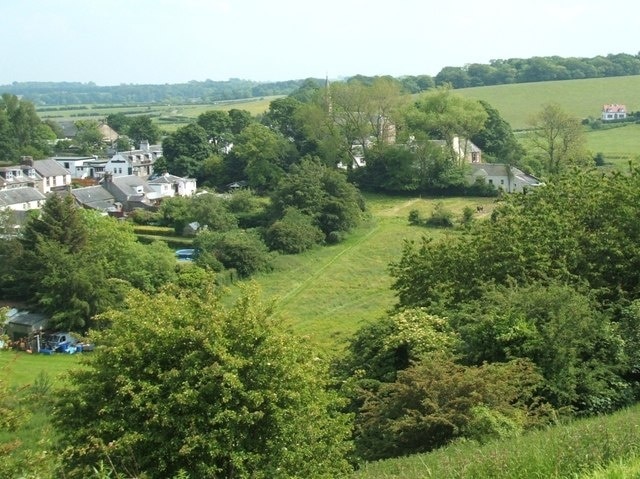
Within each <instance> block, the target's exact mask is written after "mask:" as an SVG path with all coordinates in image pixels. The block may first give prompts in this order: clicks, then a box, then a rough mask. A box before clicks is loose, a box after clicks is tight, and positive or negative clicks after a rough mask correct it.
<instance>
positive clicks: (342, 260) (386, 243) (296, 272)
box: [253, 195, 494, 353]
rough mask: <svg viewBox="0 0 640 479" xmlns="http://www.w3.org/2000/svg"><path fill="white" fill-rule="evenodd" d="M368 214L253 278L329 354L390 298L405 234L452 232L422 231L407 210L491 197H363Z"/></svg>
mask: <svg viewBox="0 0 640 479" xmlns="http://www.w3.org/2000/svg"><path fill="white" fill-rule="evenodd" d="M366 199H367V205H368V208H369V212H370V215H371V217H370V219H369V220H368V221H367V222H366V224H365V225H363V226H362V227H361V228H359V229H358V230H357V231H355V232H353V233H352V234H351V235H350V236H349V238H347V240H346V241H345V242H343V243H340V244H338V245H334V246H328V247H322V248H316V249H314V250H312V251H308V252H306V253H304V254H301V255H283V256H279V257H277V258H276V262H275V269H274V271H272V272H270V273H268V274H263V275H259V276H257V277H254V278H253V281H254V282H256V283H257V284H258V285H259V286H260V288H261V290H262V292H263V297H264V298H265V300H273V301H275V302H276V312H277V314H278V315H279V317H281V318H282V319H283V320H284V321H285V322H286V323H287V324H289V325H290V326H291V327H292V328H293V330H294V331H296V332H297V333H299V334H302V335H305V336H307V337H309V339H310V341H311V342H312V343H313V344H315V345H317V346H319V348H320V349H322V350H324V351H326V352H328V353H330V352H331V351H335V350H336V349H340V347H341V345H342V344H343V343H344V340H346V339H347V338H348V337H349V336H350V335H351V334H353V332H355V331H356V330H357V329H358V328H359V327H360V326H361V325H363V324H364V323H366V322H369V321H371V320H374V319H376V318H379V317H380V316H381V315H383V314H384V313H385V311H387V310H388V309H389V308H391V307H392V306H393V305H394V304H395V297H394V294H393V291H392V290H391V289H390V286H391V282H392V279H391V277H390V276H389V273H388V266H389V263H390V262H392V261H395V260H398V259H399V258H400V254H401V252H402V247H403V244H404V241H405V240H418V239H419V238H421V237H422V236H423V235H427V236H431V237H443V236H446V235H451V234H458V233H457V231H456V230H439V229H426V228H421V227H415V226H410V225H409V224H408V216H409V211H411V210H412V209H417V210H419V211H420V212H421V213H422V215H423V216H426V215H428V214H429V213H430V212H431V210H432V209H433V207H434V205H435V204H436V203H437V202H438V201H442V203H443V204H444V205H445V207H446V208H448V209H450V210H451V211H453V212H454V213H455V214H456V217H460V215H461V213H462V210H463V208H464V207H465V206H471V207H473V208H474V209H475V206H476V205H484V212H483V213H482V214H483V215H484V216H486V215H488V214H490V211H491V209H492V208H493V205H494V199H493V198H446V199H442V200H435V199H429V198H389V197H382V196H372V195H368V196H366Z"/></svg>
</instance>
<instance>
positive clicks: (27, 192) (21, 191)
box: [0, 186, 47, 212]
mask: <svg viewBox="0 0 640 479" xmlns="http://www.w3.org/2000/svg"><path fill="white" fill-rule="evenodd" d="M46 200H47V197H46V196H45V195H44V194H42V193H41V192H40V191H38V190H37V189H36V188H33V187H31V186H22V187H19V188H8V189H2V190H0V210H4V209H9V210H12V211H20V212H23V211H30V210H38V209H40V208H42V206H43V205H44V203H45V201H46Z"/></svg>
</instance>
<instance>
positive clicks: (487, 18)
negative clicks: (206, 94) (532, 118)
mask: <svg viewBox="0 0 640 479" xmlns="http://www.w3.org/2000/svg"><path fill="white" fill-rule="evenodd" d="M639 14H640V2H638V0H607V1H603V0H536V1H534V2H532V1H526V2H522V1H518V0H481V1H479V0H456V1H451V0H438V1H432V0H387V1H381V0H323V1H314V2H308V1H305V0H108V1H104V0H103V1H97V0H0V85H6V84H9V83H13V82H25V81H40V82H44V81H69V82H83V83H86V82H94V83H96V84H97V85H119V84H165V83H169V84H171V83H184V82H188V81H192V80H195V81H204V80H207V79H209V80H214V81H224V80H228V79H229V78H240V79H245V80H253V81H260V82H262V81H284V80H297V79H303V78H309V77H314V78H324V77H327V76H328V77H329V78H330V79H336V78H344V77H348V76H353V75H356V74H361V75H366V76H374V75H392V76H394V77H399V76H403V75H431V76H435V75H436V74H437V73H438V72H439V71H440V70H441V69H442V68H443V67H445V66H456V67H461V66H464V65H466V64H470V63H489V62H490V61H491V60H494V59H508V58H530V57H534V56H552V55H558V56H562V57H588V58H591V57H594V56H597V55H607V54H609V53H628V54H632V55H636V54H638V52H640V37H639V36H638V32H637V28H636V27H637V19H638V18H639V17H640V15H639Z"/></svg>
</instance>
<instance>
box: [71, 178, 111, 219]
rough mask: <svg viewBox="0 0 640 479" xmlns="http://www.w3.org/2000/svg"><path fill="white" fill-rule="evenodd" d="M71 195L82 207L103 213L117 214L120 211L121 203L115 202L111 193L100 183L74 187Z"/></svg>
mask: <svg viewBox="0 0 640 479" xmlns="http://www.w3.org/2000/svg"><path fill="white" fill-rule="evenodd" d="M71 195H73V197H74V199H75V200H76V203H77V204H78V205H79V206H82V207H83V208H86V209H90V210H96V211H99V212H101V213H103V214H105V215H107V214H109V215H114V216H119V215H120V214H121V213H122V203H119V202H117V201H116V199H115V197H114V196H113V194H111V193H110V192H109V190H107V189H106V188H104V187H103V186H102V185H96V186H85V187H84V188H74V189H72V190H71Z"/></svg>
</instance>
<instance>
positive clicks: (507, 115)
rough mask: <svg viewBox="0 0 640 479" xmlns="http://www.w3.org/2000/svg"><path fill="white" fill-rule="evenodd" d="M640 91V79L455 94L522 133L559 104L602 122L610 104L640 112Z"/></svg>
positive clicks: (514, 86)
mask: <svg viewBox="0 0 640 479" xmlns="http://www.w3.org/2000/svg"><path fill="white" fill-rule="evenodd" d="M638 91H640V75H634V76H625V77H611V78H590V79H586V80H565V81H551V82H539V83H517V84H512V85H495V86H486V87H478V88H463V89H460V90H456V93H459V94H461V95H463V96H466V97H468V98H476V99H478V100H485V101H487V102H488V103H489V104H490V105H491V106H493V107H494V108H495V109H497V110H498V111H499V112H500V116H502V117H503V118H504V119H505V120H506V121H507V122H509V124H510V125H511V127H512V128H513V129H514V130H519V129H525V128H528V121H529V118H530V116H531V115H532V114H533V113H536V112H537V111H539V110H540V109H541V108H542V106H543V105H545V104H547V103H558V104H559V105H560V106H561V107H562V108H563V109H564V110H566V111H567V112H569V113H571V114H572V115H575V116H576V117H577V118H589V117H592V118H600V112H601V110H602V105H604V104H607V103H621V104H624V105H626V106H627V110H628V111H637V110H639V109H640V97H639V96H638Z"/></svg>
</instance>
